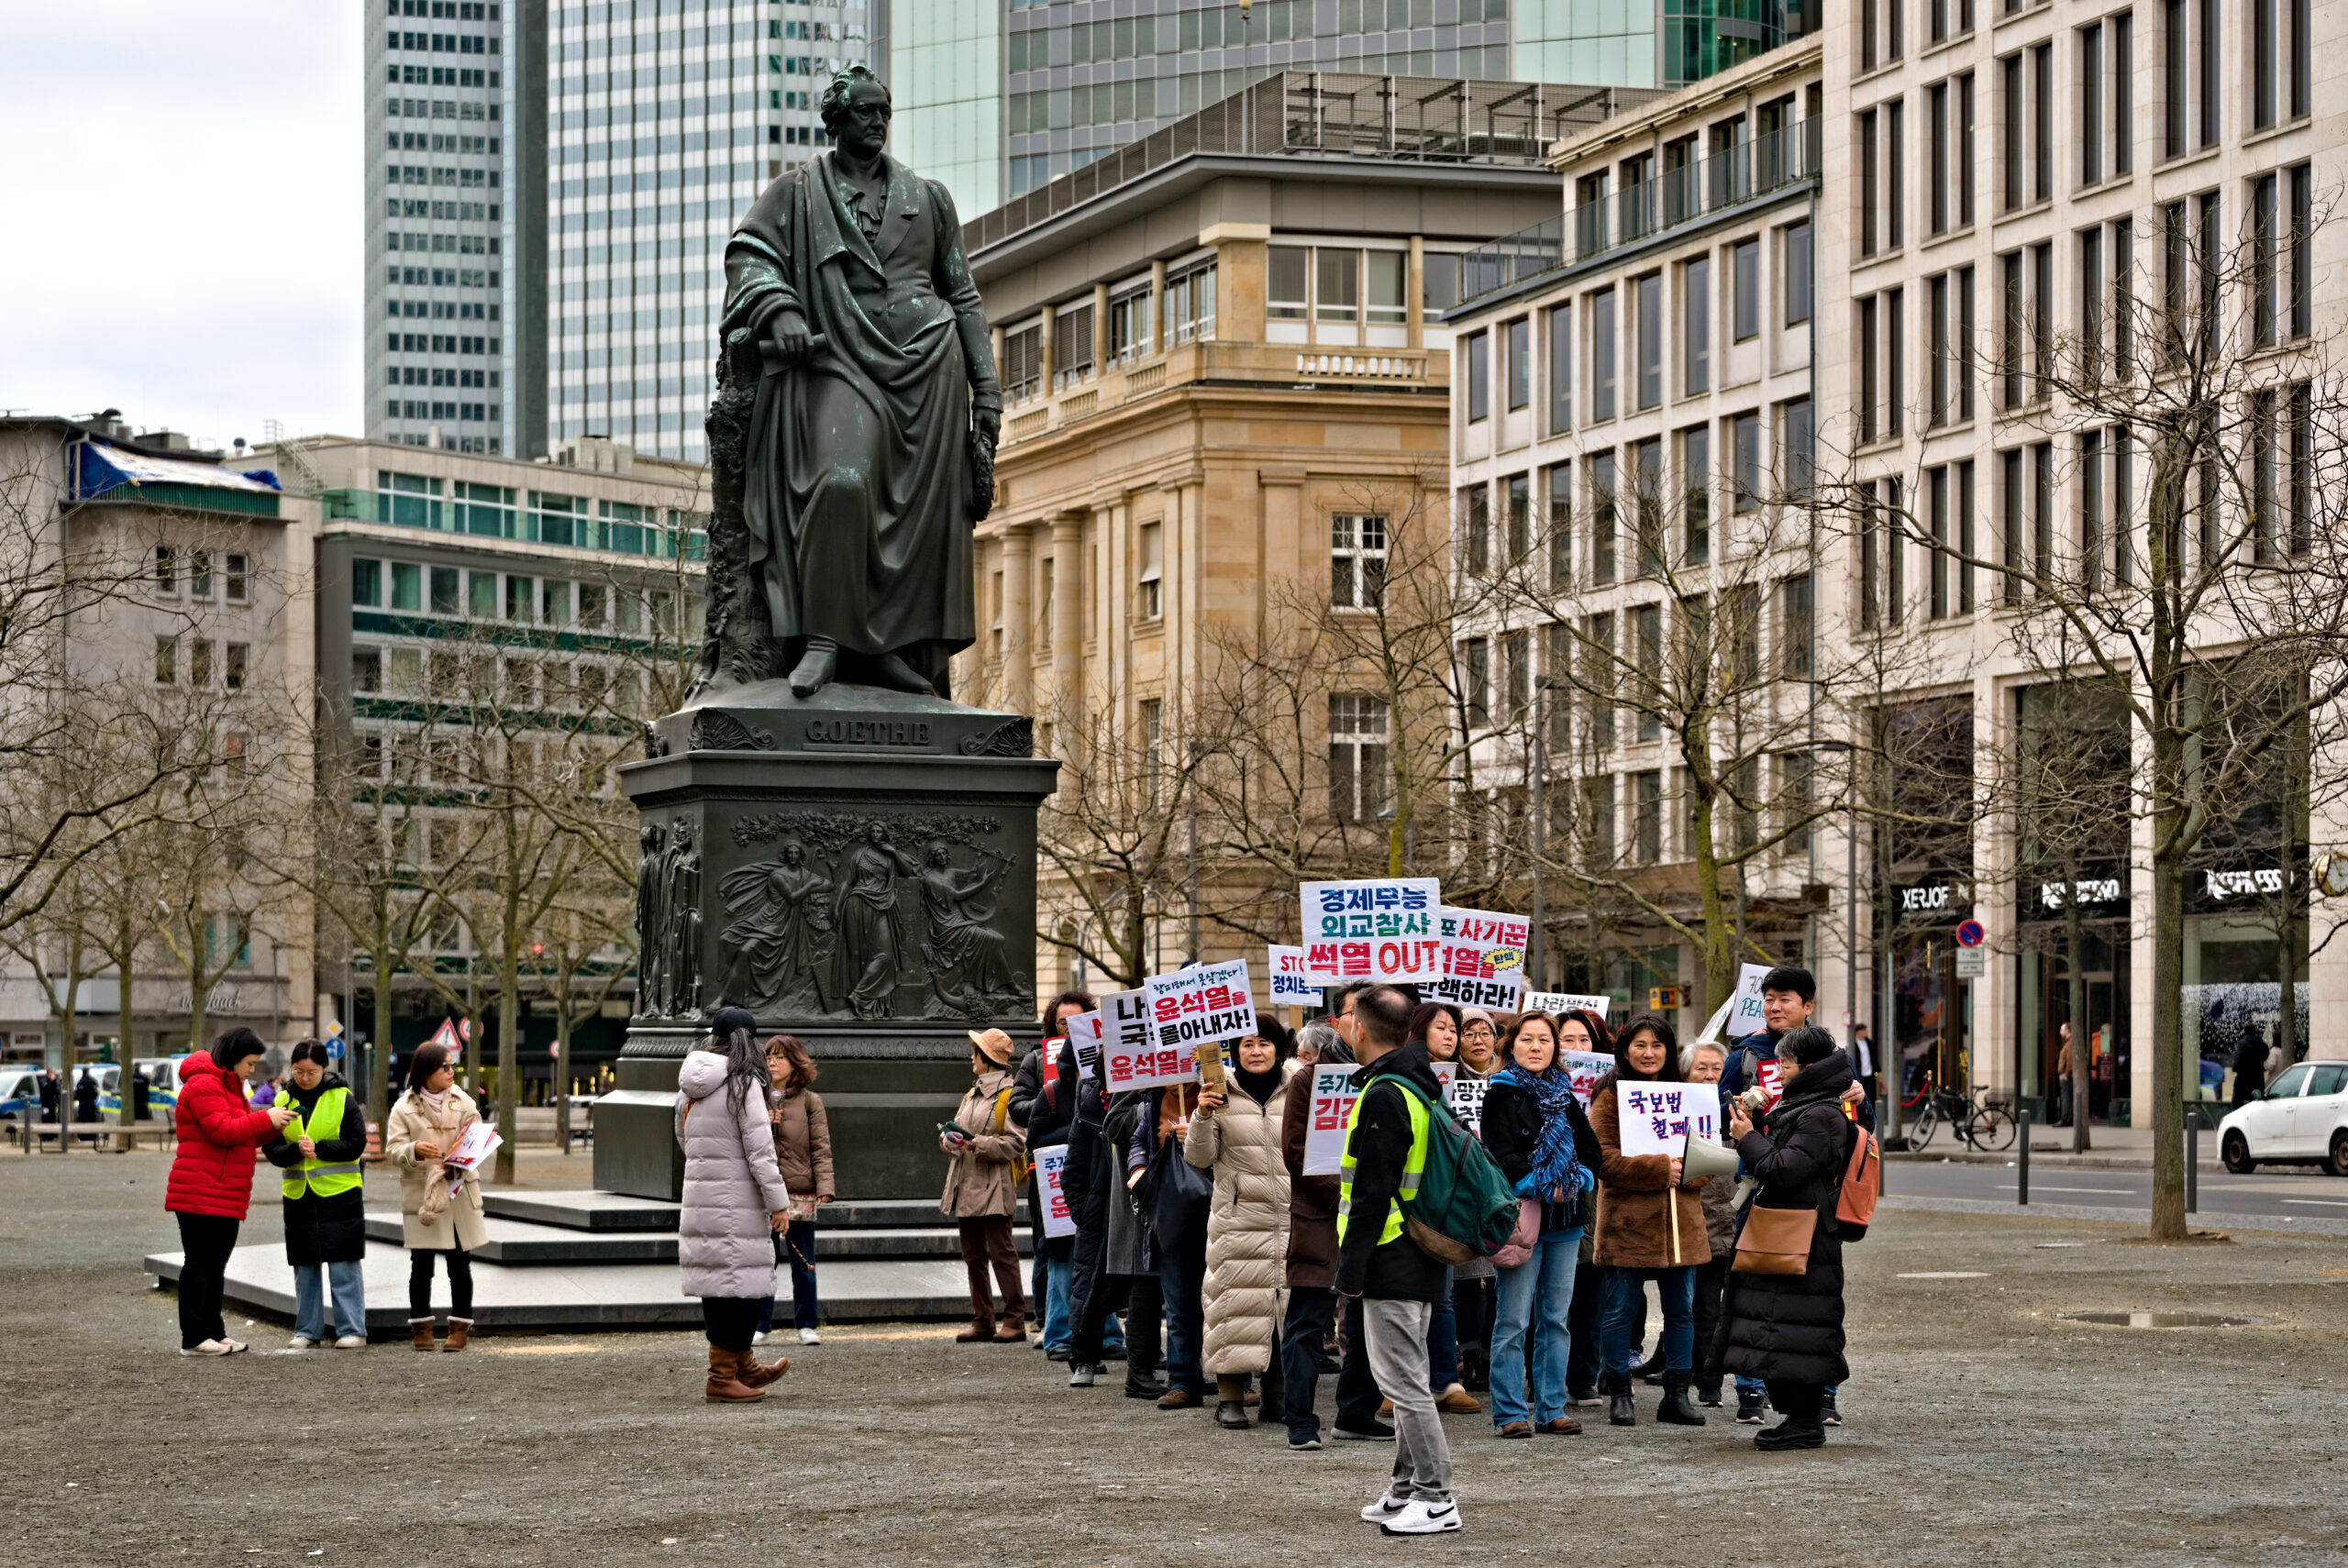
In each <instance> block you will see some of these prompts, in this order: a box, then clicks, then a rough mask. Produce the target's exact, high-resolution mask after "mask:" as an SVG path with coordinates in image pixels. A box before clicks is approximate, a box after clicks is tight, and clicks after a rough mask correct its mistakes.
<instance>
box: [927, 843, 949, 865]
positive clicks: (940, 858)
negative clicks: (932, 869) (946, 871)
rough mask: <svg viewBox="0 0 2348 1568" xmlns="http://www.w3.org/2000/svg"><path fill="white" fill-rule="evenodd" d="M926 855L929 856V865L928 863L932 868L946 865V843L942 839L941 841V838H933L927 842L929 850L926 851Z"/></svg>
mask: <svg viewBox="0 0 2348 1568" xmlns="http://www.w3.org/2000/svg"><path fill="white" fill-rule="evenodd" d="M927 854H928V856H929V863H930V864H931V865H932V866H943V865H945V864H946V841H945V840H944V839H942V838H933V839H931V840H930V841H929V849H928V851H927Z"/></svg>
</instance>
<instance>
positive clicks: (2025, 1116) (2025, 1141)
mask: <svg viewBox="0 0 2348 1568" xmlns="http://www.w3.org/2000/svg"><path fill="white" fill-rule="evenodd" d="M2014 1118H2015V1120H2016V1121H2020V1122H2021V1167H2020V1168H2021V1176H2020V1178H2019V1180H2018V1181H2017V1182H2016V1184H2015V1188H2014V1201H2015V1202H2016V1203H2018V1204H2025V1205H2026V1204H2028V1203H2029V1202H2030V1107H2028V1106H2027V1105H2025V1106H2022V1107H2021V1108H2020V1109H2019V1110H2016V1111H2015V1112H2014Z"/></svg>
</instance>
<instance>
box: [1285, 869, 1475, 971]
mask: <svg viewBox="0 0 2348 1568" xmlns="http://www.w3.org/2000/svg"><path fill="white" fill-rule="evenodd" d="M1300 898H1301V903H1302V905H1303V910H1304V954H1305V962H1306V964H1307V965H1308V966H1310V967H1311V969H1312V972H1313V973H1314V974H1318V975H1327V976H1331V977H1335V978H1334V981H1333V982H1332V983H1343V982H1345V981H1348V980H1382V981H1399V982H1405V983H1409V984H1413V985H1424V984H1429V983H1432V982H1433V981H1434V980H1437V979H1439V978H1441V977H1442V975H1443V934H1442V933H1441V932H1440V931H1438V930H1437V929H1436V923H1435V915H1436V911H1439V910H1441V909H1442V907H1443V891H1442V889H1441V888H1440V887H1439V886H1438V885H1437V884H1436V882H1435V879H1434V878H1432V877H1395V878H1379V879H1378V880H1375V881H1365V882H1307V883H1305V884H1303V886H1302V888H1301V894H1300Z"/></svg>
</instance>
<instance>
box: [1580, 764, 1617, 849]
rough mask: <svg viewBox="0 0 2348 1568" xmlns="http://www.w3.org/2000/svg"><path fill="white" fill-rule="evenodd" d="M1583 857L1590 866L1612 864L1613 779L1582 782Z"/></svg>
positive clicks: (1607, 776)
mask: <svg viewBox="0 0 2348 1568" xmlns="http://www.w3.org/2000/svg"><path fill="white" fill-rule="evenodd" d="M1581 788H1582V837H1583V844H1584V845H1585V847H1584V850H1583V854H1584V856H1585V858H1586V859H1588V860H1589V863H1590V864H1591V865H1592V866H1600V867H1603V866H1611V865H1612V864H1613V863H1614V776H1613V775H1612V774H1611V773H1601V774H1600V775H1598V776H1597V777H1596V778H1585V779H1583V780H1582V786H1581Z"/></svg>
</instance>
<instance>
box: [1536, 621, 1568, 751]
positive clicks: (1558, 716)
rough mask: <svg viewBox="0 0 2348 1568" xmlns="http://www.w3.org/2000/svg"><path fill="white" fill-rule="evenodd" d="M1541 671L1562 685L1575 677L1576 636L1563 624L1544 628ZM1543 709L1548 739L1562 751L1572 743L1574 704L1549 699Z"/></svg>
mask: <svg viewBox="0 0 2348 1568" xmlns="http://www.w3.org/2000/svg"><path fill="white" fill-rule="evenodd" d="M1541 668H1542V669H1543V671H1544V672H1545V673H1546V675H1547V676H1548V678H1549V679H1551V680H1552V681H1555V682H1556V683H1557V684H1558V685H1560V686H1563V685H1566V684H1567V683H1568V679H1569V678H1570V677H1571V676H1572V674H1573V668H1574V633H1573V628H1572V627H1571V626H1568V625H1567V624H1566V623H1564V622H1563V621H1552V622H1550V623H1549V624H1547V625H1545V626H1544V627H1542V628H1541ZM1544 707H1545V710H1546V712H1545V718H1546V720H1547V723H1546V725H1545V728H1546V731H1547V734H1546V735H1545V740H1546V742H1547V744H1548V745H1549V747H1550V748H1551V749H1552V750H1555V751H1563V750H1565V749H1566V748H1567V746H1568V745H1571V744H1572V742H1573V704H1572V703H1571V702H1570V701H1566V700H1565V699H1564V698H1562V697H1558V698H1552V699H1550V700H1548V701H1546V702H1545V703H1544Z"/></svg>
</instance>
